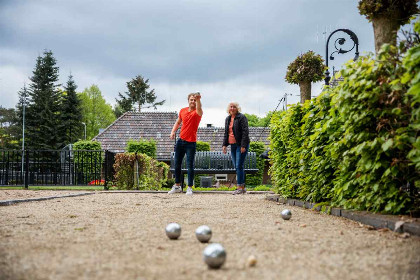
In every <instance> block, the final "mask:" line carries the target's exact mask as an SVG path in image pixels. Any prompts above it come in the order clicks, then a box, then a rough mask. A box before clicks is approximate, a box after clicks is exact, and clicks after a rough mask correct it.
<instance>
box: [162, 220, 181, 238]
mask: <svg viewBox="0 0 420 280" xmlns="http://www.w3.org/2000/svg"><path fill="white" fill-rule="evenodd" d="M165 231H166V235H167V236H168V237H169V238H170V239H178V237H179V236H180V235H181V226H180V225H178V224H177V223H170V224H168V225H167V226H166V228H165Z"/></svg>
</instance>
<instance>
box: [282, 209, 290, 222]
mask: <svg viewBox="0 0 420 280" xmlns="http://www.w3.org/2000/svg"><path fill="white" fill-rule="evenodd" d="M281 217H282V218H283V220H290V218H291V217H292V212H291V211H290V210H289V209H284V210H283V211H281Z"/></svg>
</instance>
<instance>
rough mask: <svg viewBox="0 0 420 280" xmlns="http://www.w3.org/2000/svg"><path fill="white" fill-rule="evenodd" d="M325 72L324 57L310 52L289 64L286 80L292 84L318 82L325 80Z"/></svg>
mask: <svg viewBox="0 0 420 280" xmlns="http://www.w3.org/2000/svg"><path fill="white" fill-rule="evenodd" d="M325 70H326V66H325V65H324V60H323V59H322V57H321V56H320V55H319V54H315V53H314V52H313V51H308V52H306V53H304V54H302V55H300V56H298V57H297V58H296V59H295V60H294V61H293V62H292V63H290V64H289V66H288V67H287V73H286V78H285V79H286V81H287V82H288V83H291V84H299V83H301V82H318V81H321V80H322V79H323V78H324V72H325Z"/></svg>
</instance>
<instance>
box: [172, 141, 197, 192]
mask: <svg viewBox="0 0 420 280" xmlns="http://www.w3.org/2000/svg"><path fill="white" fill-rule="evenodd" d="M196 146H197V144H196V143H195V142H188V141H185V140H182V139H178V141H176V146H175V183H176V184H179V183H181V165H182V160H183V158H184V156H185V154H187V169H188V186H189V187H192V186H193V185H194V158H195V148H196Z"/></svg>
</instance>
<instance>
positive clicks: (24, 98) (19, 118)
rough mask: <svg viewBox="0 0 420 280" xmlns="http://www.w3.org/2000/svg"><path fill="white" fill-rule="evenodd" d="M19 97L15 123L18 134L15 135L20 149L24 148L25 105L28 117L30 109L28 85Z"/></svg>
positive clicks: (20, 92)
mask: <svg viewBox="0 0 420 280" xmlns="http://www.w3.org/2000/svg"><path fill="white" fill-rule="evenodd" d="M18 95H19V102H18V103H17V104H16V107H15V112H16V121H15V123H14V126H15V132H16V133H15V134H16V139H17V140H18V145H19V148H20V147H21V146H22V140H23V114H24V112H23V106H24V105H25V115H26V110H27V109H28V89H27V88H26V84H25V85H24V86H23V88H22V89H21V90H20V91H19V92H18ZM26 136H27V135H26ZM25 148H26V147H25Z"/></svg>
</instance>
